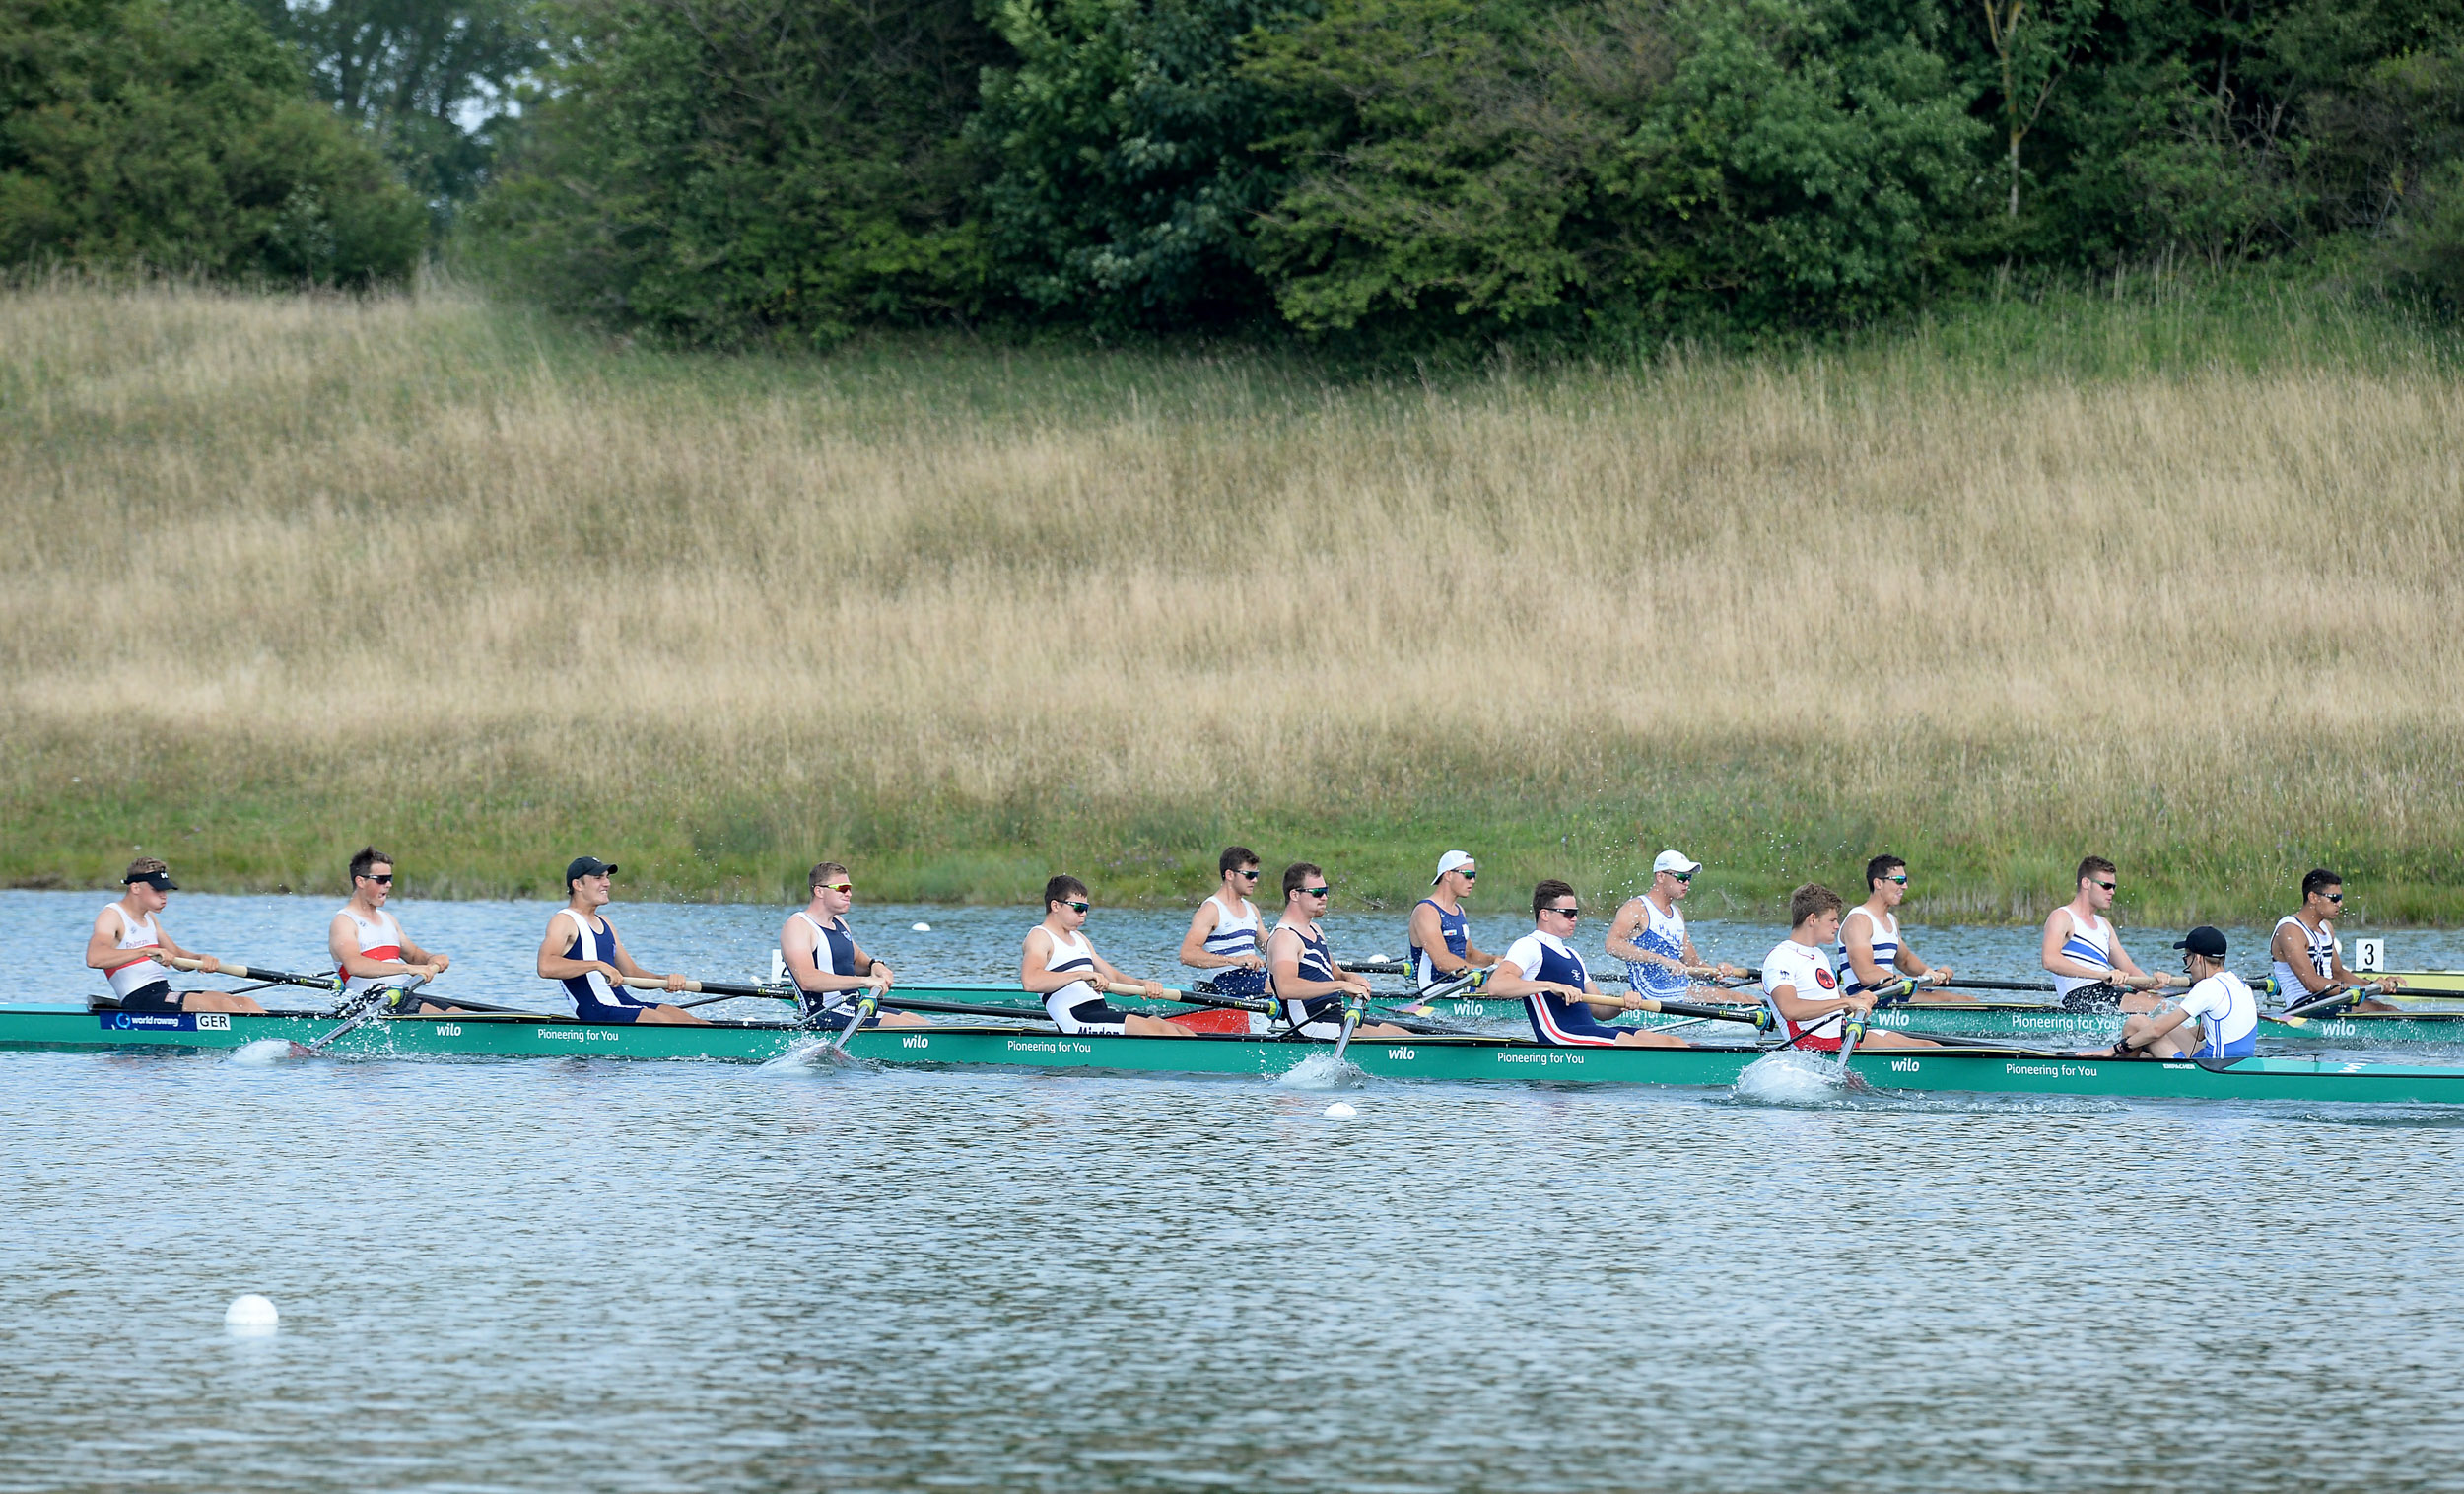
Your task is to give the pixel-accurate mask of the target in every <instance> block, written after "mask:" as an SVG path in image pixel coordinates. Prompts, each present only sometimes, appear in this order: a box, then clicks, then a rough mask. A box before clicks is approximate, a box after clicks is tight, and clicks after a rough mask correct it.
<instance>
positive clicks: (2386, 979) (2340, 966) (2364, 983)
mask: <svg viewBox="0 0 2464 1494" xmlns="http://www.w3.org/2000/svg"><path fill="white" fill-rule="evenodd" d="M165 942H166V943H168V942H170V941H169V940H166V941H165ZM2286 963H2287V964H2289V965H2291V964H2293V962H2292V961H2290V960H2289V961H2287V962H2286ZM2328 963H2329V966H2330V968H2331V969H2333V970H2334V971H2335V974H2336V979H2335V980H2334V982H2332V983H2331V984H2333V985H2342V986H2344V987H2345V988H2347V989H2348V990H2367V989H2369V988H2370V987H2371V986H2373V985H2374V986H2376V987H2378V989H2379V990H2380V991H2381V992H2382V993H2384V992H2389V991H2397V990H2402V989H2403V988H2404V977H2402V976H2365V975H2362V974H2361V972H2360V971H2358V970H2352V969H2348V968H2347V967H2346V965H2345V963H2344V951H2343V950H2341V949H2339V950H2337V951H2336V954H2335V958H2334V959H2332V960H2330V961H2329V962H2328ZM2301 968H2302V967H2301V966H2300V965H2293V969H2294V970H2296V971H2298V970H2300V969H2301Z"/></svg>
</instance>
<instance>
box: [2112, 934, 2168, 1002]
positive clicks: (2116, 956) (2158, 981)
mask: <svg viewBox="0 0 2464 1494" xmlns="http://www.w3.org/2000/svg"><path fill="white" fill-rule="evenodd" d="M2113 968H2114V969H2115V970H2118V971H2120V972H2121V973H2122V974H2123V976H2124V977H2126V978H2127V979H2125V980H2124V981H2123V982H2122V983H2121V984H2122V985H2129V984H2130V983H2131V982H2132V981H2145V982H2147V983H2148V989H2150V990H2162V989H2164V987H2166V986H2167V985H2172V984H2173V978H2172V977H2171V976H2164V975H2150V974H2149V973H2148V972H2146V971H2144V970H2141V969H2140V968H2139V962H2138V961H2137V960H2134V959H2132V958H2131V957H2130V951H2129V950H2127V949H2124V948H2123V947H2122V931H2121V930H2120V929H2118V928H2117V929H2115V930H2113Z"/></svg>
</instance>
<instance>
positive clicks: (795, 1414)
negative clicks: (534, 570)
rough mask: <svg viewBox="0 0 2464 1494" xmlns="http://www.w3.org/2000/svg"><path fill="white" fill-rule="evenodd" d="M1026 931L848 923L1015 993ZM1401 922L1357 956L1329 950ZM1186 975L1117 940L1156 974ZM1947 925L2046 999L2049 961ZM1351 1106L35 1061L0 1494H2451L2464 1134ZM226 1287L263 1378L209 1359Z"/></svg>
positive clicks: (1958, 1107) (623, 911) (1987, 968)
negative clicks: (394, 1493)
mask: <svg viewBox="0 0 2464 1494" xmlns="http://www.w3.org/2000/svg"><path fill="white" fill-rule="evenodd" d="M102 901H103V898H102V897H100V896H96V895H85V896H76V895H63V894H35V893H0V959H5V960H6V961H7V962H8V967H9V969H10V970H11V971H12V972H13V977H12V989H11V992H10V994H11V995H12V996H14V997H17V998H37V997H40V998H57V997H61V996H68V995H74V994H78V993H81V992H83V991H84V990H85V989H87V988H88V985H89V983H90V981H91V977H90V976H88V975H87V974H86V973H84V972H82V971H81V970H80V969H79V968H78V965H77V955H78V946H79V944H80V942H81V941H82V937H83V931H84V927H85V925H86V922H87V920H88V919H89V918H90V917H92V911H93V909H94V908H95V907H96V906H99V905H100V903H101V902H102ZM399 911H400V913H401V915H402V917H403V918H404V921H405V923H406V924H407V925H408V926H409V928H410V930H411V932H412V934H413V936H414V937H415V938H418V939H420V940H421V941H422V942H425V943H428V944H431V945H432V946H434V947H438V948H443V949H445V950H448V951H450V952H452V953H453V954H454V955H455V956H456V969H455V970H454V971H453V972H452V973H450V974H449V975H448V976H447V977H446V981H447V982H448V983H451V988H452V989H456V990H461V991H464V992H465V993H467V994H470V995H472V996H475V997H481V998H485V999H505V998H513V997H518V998H521V999H525V1000H529V1001H533V1002H536V1003H537V1004H541V1005H546V1004H547V1002H546V1001H545V1000H544V999H543V997H542V990H543V987H541V986H540V985H539V983H537V982H536V981H533V980H529V979H527V977H526V972H527V968H528V961H529V956H530V951H531V950H532V949H533V948H534V947H535V946H536V943H537V941H538V938H539V935H540V933H541V931H542V930H543V928H544V925H545V922H546V916H547V909H546V907H545V906H543V905H513V904H406V905H404V906H403V907H402V908H401V909H400V910H399ZM330 912H331V906H330V905H329V904H326V903H322V902H313V901H309V900H304V899H273V898H265V899H254V898H248V899H238V898H235V899H218V898H209V897H204V896H198V895H188V894H180V895H176V896H175V897H174V899H173V902H172V906H171V913H170V915H168V916H167V922H168V923H169V924H170V926H171V929H172V930H173V931H174V932H175V933H176V934H177V935H178V936H179V937H180V938H181V939H182V940H183V941H184V942H187V943H190V944H192V945H198V946H202V947H206V948H210V949H213V950H215V951H217V952H218V953H229V954H232V955H235V956H238V957H240V958H244V959H248V960H251V961H256V962H261V963H265V964H269V965H277V966H280V965H285V964H289V965H291V966H292V968H301V969H308V968H318V967H320V966H321V964H322V961H321V960H320V959H318V958H317V956H318V955H319V953H320V952H321V930H322V927H323V922H324V917H325V916H326V915H327V914H329V913H330ZM615 912H616V914H617V916H618V917H619V918H620V921H621V923H622V926H623V928H624V930H625V932H626V936H627V939H628V942H629V943H630V944H632V945H633V947H634V948H635V949H636V951H637V953H639V954H640V955H642V956H643V957H644V958H645V959H646V961H647V962H648V963H650V965H652V966H653V967H656V968H662V969H663V968H669V967H671V966H672V967H676V968H682V969H686V970H689V971H691V972H693V973H695V974H701V975H710V976H714V977H718V978H721V979H724V978H727V977H730V976H732V977H735V978H737V979H741V978H743V977H744V976H746V975H749V974H759V973H763V972H765V971H766V969H767V965H768V958H769V956H768V951H769V948H770V945H771V944H772V943H773V942H774V940H773V937H772V935H773V933H774V932H775V930H776V927H777V923H778V920H779V917H780V915H781V914H782V913H783V912H784V911H783V910H755V909H738V908H709V907H633V908H628V907H625V906H623V905H619V907H618V908H617V909H616V910H615ZM859 917H860V919H861V921H860V922H859V925H858V926H859V932H862V933H865V934H867V935H869V936H870V938H869V939H868V942H870V943H872V944H873V945H874V946H875V947H876V948H877V949H878V950H879V951H880V952H881V953H883V954H884V955H886V956H888V957H890V958H892V959H894V960H896V961H898V962H899V963H900V964H901V965H902V966H903V967H904V968H905V969H906V971H907V972H908V973H909V974H910V975H911V976H912V977H915V978H939V979H976V980H984V979H999V978H1001V977H1002V976H1004V975H1006V974H1007V972H1008V970H1009V969H1010V965H1009V962H1010V961H1011V959H1012V958H1013V951H1014V947H1015V942H1016V939H1017V937H1018V935H1019V933H1020V932H1021V931H1022V929H1023V926H1024V922H1025V920H1026V917H1027V916H1026V915H1025V914H1024V913H1022V912H1020V911H1017V910H957V909H878V910H864V909H859ZM920 919H921V920H925V921H930V922H931V923H932V924H933V925H934V930H933V932H932V933H931V934H930V935H920V934H913V933H911V932H910V931H909V930H908V928H907V925H908V924H910V923H911V922H914V921H917V920H920ZM1398 927H1399V921H1398V920H1397V919H1396V918H1395V917H1393V916H1387V917H1378V918H1369V917H1361V918H1358V919H1337V920H1336V936H1337V942H1338V947H1339V948H1341V949H1343V950H1346V951H1348V952H1350V953H1353V954H1355V955H1366V954H1371V953H1386V954H1393V953H1396V952H1397V948H1398V946H1399V945H1400V944H1401V942H1402V940H1401V938H1400V936H1399V935H1398V934H1396V933H1395V932H1394V930H1395V929H1396V928H1398ZM1179 929H1180V919H1178V918H1177V917H1164V916H1159V915H1141V914H1130V913H1115V912H1110V911H1104V910H1099V911H1098V915H1097V920H1096V922H1095V923H1094V924H1093V926H1092V931H1093V933H1094V936H1095V938H1096V940H1097V942H1098V947H1099V948H1102V949H1104V950H1105V951H1106V952H1107V953H1108V954H1110V955H1111V956H1112V957H1113V958H1114V959H1115V960H1116V961H1117V962H1118V963H1120V964H1122V965H1124V966H1125V967H1129V968H1132V969H1140V970H1151V971H1152V972H1153V973H1155V974H1159V975H1163V974H1169V973H1170V971H1169V969H1168V968H1167V965H1166V961H1167V960H1168V958H1169V951H1170V948H1171V947H1172V945H1173V943H1174V942H1175V941H1177V938H1178V934H1179ZM1519 931H1520V926H1519V925H1518V922H1517V921H1516V920H1510V919H1504V918H1483V919H1481V920H1480V922H1479V925H1478V928H1477V931H1476V935H1475V936H1476V937H1477V938H1478V939H1479V940H1480V942H1482V943H1483V944H1490V945H1491V947H1498V946H1501V945H1502V944H1503V943H1504V942H1505V938H1506V936H1508V935H1509V934H1511V933H1514V932H1519ZM1912 932H1913V933H1915V934H1917V936H1918V938H1919V942H1920V947H1921V948H1924V949H1925V950H1926V951H1927V953H1928V954H1929V955H1931V956H1934V957H1936V958H1938V959H1945V960H1951V961H1954V962H1957V963H1961V964H1962V965H1963V966H1968V967H1972V968H1973V971H1974V973H1976V974H1979V975H2008V976H2014V977H2024V976H2026V975H2027V974H2028V973H2029V967H2030V966H2031V965H2032V959H2031V958H2030V945H2031V944H2032V938H2031V937H2030V936H2029V934H2028V932H2027V931H2026V930H2010V929H1982V930H1960V929H1943V930H1930V931H1929V930H1912ZM1776 937H1777V933H1776V931H1774V930H1770V929H1767V928H1750V927H1746V926H1743V925H1736V924H1725V925H1723V924H1704V925H1701V926H1700V927H1699V928H1698V930H1697V942H1698V943H1700V944H1702V945H1703V946H1704V948H1705V951H1706V953H1711V954H1715V955H1724V956H1727V957H1729V958H1732V959H1740V960H1745V961H1753V960H1758V959H1759V957H1760V955H1761V953H1762V951H1763V950H1764V949H1767V948H1768V946H1769V944H1770V942H1771V941H1772V940H1773V939H1774V938H1776ZM2126 938H2128V939H2129V940H2130V942H2132V943H2133V944H2134V945H2135V946H2136V947H2137V949H2138V952H2139V953H2140V955H2141V957H2142V959H2143V961H2151V962H2152V961H2153V959H2154V957H2155V954H2156V950H2157V948H2158V947H2159V946H2160V944H2161V943H2163V942H2166V940H2164V939H2159V938H2158V937H2157V935H2156V933H2154V932H2153V931H2151V932H2142V933H2138V934H2136V935H2135V936H2133V935H2132V934H2131V933H2130V931H2126ZM2242 938H2243V935H2242V934H2241V933H2239V932H2238V931H2237V932H2236V947H2237V948H2241V949H2244V950H2245V951H2248V950H2255V940H2256V938H2257V935H2256V934H2255V933H2251V934H2249V935H2248V938H2249V939H2251V940H2252V941H2254V942H2252V943H2249V944H2244V943H2243V942H2242ZM1589 939H1590V942H1592V943H1593V944H1595V945H1596V942H1597V939H1598V927H1597V925H1596V924H1595V925H1594V926H1593V927H1592V929H1591V932H1590V935H1589ZM1492 940H1494V941H1495V942H1494V943H1492V942H1491V941H1492ZM2390 955H2391V959H2392V960H2393V962H2394V963H2397V964H2411V965H2454V964H2459V963H2464V959H2459V956H2464V949H2459V948H2458V947H2457V941H2456V939H2455V937H2454V936H2453V935H2444V934H2429V933H2423V934H2407V933H2401V932H2399V933H2397V934H2394V935H2391V936H2390ZM2243 963H2244V962H2242V961H2236V964H2243ZM465 982H467V984H465ZM1329 1098H1330V1096H1328V1095H1327V1094H1325V1093H1310V1092H1304V1091H1295V1090H1290V1089H1284V1088H1278V1087H1275V1086H1272V1085H1267V1084H1261V1083H1254V1082H1247V1081H1233V1080H1217V1081H1200V1080H1186V1081H1175V1080H1159V1079H1136V1080H1130V1079H1119V1078H1108V1077H1103V1076H1094V1075H1061V1076H1028V1075H1006V1074H985V1075H970V1074H961V1073H912V1072H910V1073H901V1072H891V1071H869V1070H862V1069H853V1070H810V1069H798V1070H770V1069H738V1068H730V1067H726V1066H722V1065H701V1064H669V1065H653V1064H640V1065H627V1064H621V1063H613V1062H590V1061H585V1060H580V1059H575V1060H559V1061H552V1062H528V1063H499V1064H478V1063H473V1064H448V1063H419V1062H411V1061H399V1060H396V1061H383V1062H349V1063H344V1062H322V1063H305V1064H284V1065H276V1066H269V1067H256V1066H251V1065H247V1064H243V1063H238V1062H233V1061H230V1060H228V1059H224V1058H212V1057H197V1056H158V1055H145V1056H95V1055H82V1054H48V1053H0V1126H5V1131H4V1132H0V1135H4V1136H5V1139H4V1140H0V1157H5V1166H0V1370H4V1371H5V1372H6V1377H7V1378H6V1383H5V1393H0V1491H5V1490H21V1489H23V1490H61V1489H95V1490H103V1489H111V1490H127V1489H146V1488H161V1489H177V1490H188V1489H249V1490H359V1489H422V1490H488V1489H509V1490H567V1489H609V1490H728V1491H733V1490H743V1491H768V1490H802V1489H823V1488H827V1489H891V1488H897V1489H910V1488H922V1487H947V1488H955V1489H974V1488H993V1487H998V1488H1017V1489H1055V1490H1078V1489H1183V1488H1190V1487H1218V1488H1229V1489H1237V1490H1249V1489H1286V1488H1288V1489H1299V1490H1315V1489H1359V1490H1377V1491H1390V1490H1417V1489H1431V1490H1440V1489H1501V1490H1502V1489H1534V1490H1551V1489H1629V1488H1662V1487H1666V1488H1684V1489H1741V1490H1764V1489H1769V1490H1794V1489H1807V1488H1816V1489H1858V1490H1865V1489H1872V1490H1901V1489H1905V1490H1932V1489H1962V1490H1964V1489H1987V1490H1991V1489H2011V1490H2038V1489H2073V1488H2078V1489H2116V1490H2119V1489H2144V1488H2150V1487H2174V1486H2179V1487H2210V1488H2230V1489H2284V1490H2295V1489H2300V1490H2309V1489H2318V1488H2353V1489H2361V1488H2371V1489H2379V1488H2408V1489H2409V1488H2448V1487H2456V1486H2459V1485H2464V1411H2459V1410H2458V1409H2457V1408H2456V1406H2455V1403H2454V1401H2453V1398H2452V1396H2451V1395H2450V1393H2449V1392H2450V1389H2451V1386H2450V1382H2451V1379H2452V1376H2453V1372H2454V1367H2455V1365H2456V1364H2457V1362H2458V1359H2459V1357H2460V1356H2464V1328H2459V1326H2458V1324H2464V1286H2459V1285H2458V1284H2457V1282H2458V1273H2457V1270H2456V1262H2455V1258H2454V1252H2453V1249H2452V1243H2453V1242H2454V1241H2455V1240H2456V1239H2458V1238H2459V1237H2460V1236H2464V1188H2460V1187H2459V1184H2464V1122H2448V1121H2444V1120H2439V1119H2437V1118H2435V1117H2434V1116H2428V1115H2425V1114H2424V1113H2421V1112H2406V1113H2403V1114H2400V1115H2393V1116H2388V1117H2383V1118H2371V1117H2368V1116H2365V1115H2357V1114H2354V1113H2335V1114H2319V1115H2304V1114H2299V1113H2291V1112H2275V1111H2266V1110H2255V1109H2250V1108H2242V1107H2232V1106H2158V1105H2130V1104H2110V1103H2099V1104H2054V1105H2047V1104H2043V1103H2033V1104H2019V1103H2011V1102H1999V1101H1990V1100H1975V1101H1947V1100H1933V1101H1927V1100H1921V1099H1920V1100H1901V1101H1866V1102H1858V1103H1853V1104H1852V1103H1846V1102H1839V1103H1831V1104H1822V1105H1814V1106H1810V1107H1785V1106H1775V1105H1767V1104H1755V1103H1749V1102H1746V1101H1745V1100H1743V1099H1740V1098H1738V1097H1735V1096H1731V1095H1724V1094H1703V1093H1686V1092H1658V1093H1655V1092H1649V1091H1625V1092H1619V1091H1609V1090H1601V1091H1590V1090H1567V1089H1555V1090H1552V1089H1547V1088H1540V1087H1531V1088H1507V1087H1502V1086H1501V1087H1490V1088H1482V1087H1471V1086H1404V1085H1369V1086H1365V1087H1361V1088H1356V1089H1352V1090H1348V1091H1346V1092H1344V1095H1343V1098H1344V1099H1346V1100H1347V1101H1349V1102H1350V1103H1351V1104H1353V1105H1354V1106H1356V1107H1357V1110H1358V1114H1357V1115H1356V1116H1355V1117H1352V1118H1350V1119H1348V1120H1332V1119H1329V1118H1327V1117H1326V1116H1324V1115H1323V1114H1322V1112H1323V1110H1324V1109H1325V1107H1326V1104H1327V1102H1328V1100H1329ZM244 1291H260V1292H264V1293H265V1294H267V1295H268V1296H270V1297H272V1298H273V1299H274V1300H275V1301H276V1302H277V1303H278V1304H279V1305H280V1306H281V1308H282V1312H283V1323H282V1327H281V1330H280V1331H279V1332H278V1333H276V1334H274V1335H272V1336H271V1337H265V1338H240V1337H235V1336H233V1335H231V1334H229V1333H227V1332H226V1331H225V1329H224V1328H223V1326H222V1313H223V1309H224V1306H225V1305H226V1304H227V1303H228V1302H229V1301H230V1300H231V1298H232V1297H234V1296H236V1295H237V1294H239V1293H240V1292H244Z"/></svg>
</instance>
